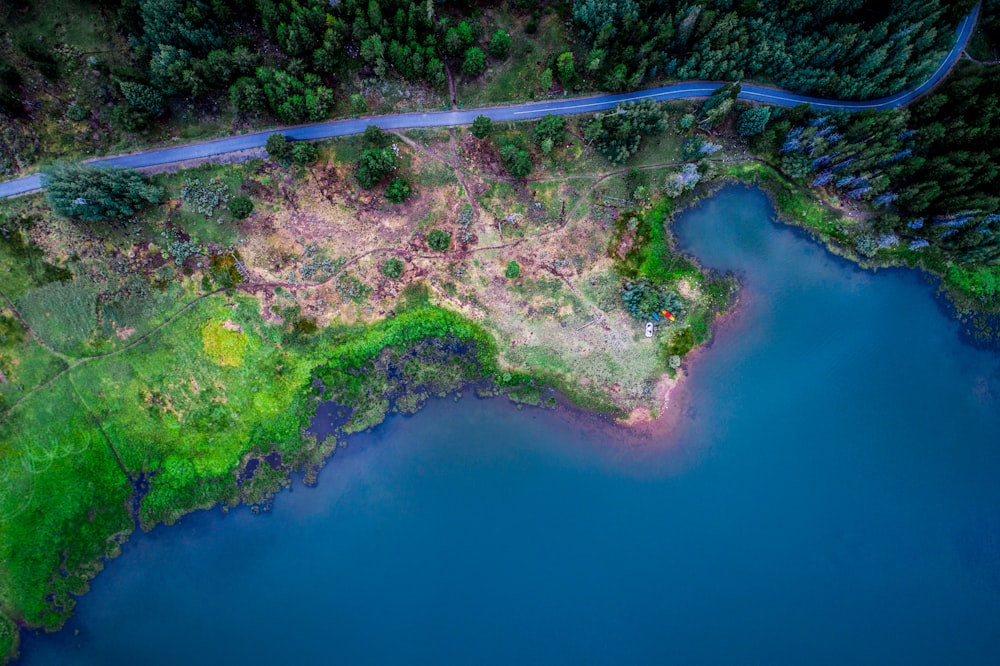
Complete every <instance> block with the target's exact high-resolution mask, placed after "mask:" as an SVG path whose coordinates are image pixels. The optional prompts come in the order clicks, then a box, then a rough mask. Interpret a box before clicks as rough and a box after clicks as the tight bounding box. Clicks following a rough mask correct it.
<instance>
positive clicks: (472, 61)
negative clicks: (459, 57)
mask: <svg viewBox="0 0 1000 666" xmlns="http://www.w3.org/2000/svg"><path fill="white" fill-rule="evenodd" d="M485 70H486V54H485V53H483V50H482V49H481V48H479V47H478V46H473V47H472V48H471V49H469V50H468V51H466V52H465V60H464V61H463V62H462V71H463V72H465V74H466V76H479V75H480V74H482V73H483V72H484V71H485Z"/></svg>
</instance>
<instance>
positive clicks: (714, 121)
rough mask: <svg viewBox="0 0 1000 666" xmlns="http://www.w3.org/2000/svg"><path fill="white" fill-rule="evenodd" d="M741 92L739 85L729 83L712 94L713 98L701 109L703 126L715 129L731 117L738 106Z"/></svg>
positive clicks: (706, 101)
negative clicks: (730, 114) (736, 105)
mask: <svg viewBox="0 0 1000 666" xmlns="http://www.w3.org/2000/svg"><path fill="white" fill-rule="evenodd" d="M740 90H741V86H740V84H739V83H727V84H726V85H724V86H722V87H720V88H719V89H718V90H716V91H715V92H714V93H712V96H711V97H709V98H708V99H707V100H705V103H704V104H703V105H702V107H701V124H702V126H704V127H715V126H717V125H720V124H721V123H722V122H723V121H724V120H725V119H726V118H727V117H729V112H730V111H731V110H732V108H733V105H734V104H736V98H737V97H739V94H740Z"/></svg>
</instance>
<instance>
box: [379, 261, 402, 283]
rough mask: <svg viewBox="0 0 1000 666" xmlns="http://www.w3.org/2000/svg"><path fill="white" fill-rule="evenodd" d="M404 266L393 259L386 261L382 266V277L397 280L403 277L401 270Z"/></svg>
mask: <svg viewBox="0 0 1000 666" xmlns="http://www.w3.org/2000/svg"><path fill="white" fill-rule="evenodd" d="M404 268H405V265H404V264H403V262H402V260H400V259H397V258H396V257H393V258H392V259H386V260H385V263H384V264H382V275H384V276H386V277H387V278H389V279H390V280H398V279H399V278H401V277H403V269H404Z"/></svg>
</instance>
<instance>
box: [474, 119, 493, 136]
mask: <svg viewBox="0 0 1000 666" xmlns="http://www.w3.org/2000/svg"><path fill="white" fill-rule="evenodd" d="M492 133H493V121H492V120H490V119H489V118H487V117H486V116H476V119H475V120H473V121H472V136H474V137H476V138H477V139H485V138H486V137H488V136H489V135H490V134H492Z"/></svg>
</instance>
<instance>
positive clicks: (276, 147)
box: [264, 134, 292, 162]
mask: <svg viewBox="0 0 1000 666" xmlns="http://www.w3.org/2000/svg"><path fill="white" fill-rule="evenodd" d="M264 150H266V151H267V156H268V157H270V158H271V159H272V160H274V161H276V162H287V161H288V160H290V159H291V158H292V145H291V144H290V143H288V139H286V138H285V135H284V134H272V135H271V136H269V137H267V143H265V144H264Z"/></svg>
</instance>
